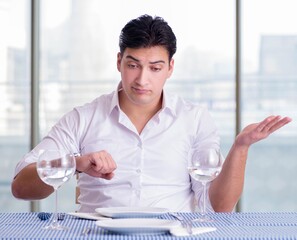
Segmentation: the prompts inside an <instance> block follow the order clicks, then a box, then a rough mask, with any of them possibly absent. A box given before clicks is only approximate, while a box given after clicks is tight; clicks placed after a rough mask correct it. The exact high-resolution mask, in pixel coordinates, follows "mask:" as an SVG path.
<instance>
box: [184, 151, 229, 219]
mask: <svg viewBox="0 0 297 240" xmlns="http://www.w3.org/2000/svg"><path fill="white" fill-rule="evenodd" d="M223 159H224V158H223V156H222V154H221V152H220V149H216V148H207V149H203V150H196V151H195V150H192V151H191V154H190V157H189V162H188V171H189V174H190V175H191V177H192V178H193V179H194V180H196V181H199V182H200V183H201V184H202V186H203V195H202V201H203V202H202V210H201V217H200V218H198V219H194V220H193V221H199V222H211V221H213V220H212V219H210V218H209V217H207V216H206V185H207V183H209V182H211V181H213V180H214V179H215V178H216V177H217V176H218V175H219V173H220V172H221V169H222V165H223V161H224V160H223Z"/></svg>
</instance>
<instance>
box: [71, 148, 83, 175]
mask: <svg viewBox="0 0 297 240" xmlns="http://www.w3.org/2000/svg"><path fill="white" fill-rule="evenodd" d="M73 156H74V157H75V158H77V157H80V156H81V155H80V153H73ZM75 173H82V171H79V170H77V168H76V169H75Z"/></svg>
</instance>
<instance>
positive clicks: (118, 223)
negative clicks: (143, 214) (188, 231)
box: [96, 218, 180, 234]
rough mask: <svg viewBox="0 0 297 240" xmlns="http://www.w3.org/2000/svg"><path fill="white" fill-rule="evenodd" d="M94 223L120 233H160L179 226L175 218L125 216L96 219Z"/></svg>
mask: <svg viewBox="0 0 297 240" xmlns="http://www.w3.org/2000/svg"><path fill="white" fill-rule="evenodd" d="M96 225H97V226H98V227H100V228H102V229H105V230H108V231H111V232H116V233H122V234H145V233H150V234H153V233H162V232H167V231H170V229H172V228H174V227H176V226H180V223H179V222H177V221H175V220H168V219H159V218H143V219H139V218H125V219H123V218H122V219H110V220H105V221H96Z"/></svg>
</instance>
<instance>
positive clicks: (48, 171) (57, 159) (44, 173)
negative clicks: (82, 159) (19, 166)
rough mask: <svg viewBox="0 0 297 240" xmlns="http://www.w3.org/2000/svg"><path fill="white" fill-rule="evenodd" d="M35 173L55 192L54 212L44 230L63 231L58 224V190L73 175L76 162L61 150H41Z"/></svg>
mask: <svg viewBox="0 0 297 240" xmlns="http://www.w3.org/2000/svg"><path fill="white" fill-rule="evenodd" d="M36 167H37V173H38V175H39V177H40V179H41V180H42V181H43V182H45V183H46V184H48V185H50V186H52V187H53V188H54V190H55V195H56V196H55V197H56V202H55V212H54V214H53V218H52V221H51V223H50V225H48V226H46V227H45V229H53V230H64V229H67V227H64V226H62V225H60V224H59V222H58V215H57V209H58V194H57V190H58V188H59V187H60V186H61V185H62V184H64V183H65V182H67V181H68V180H69V179H70V178H71V177H72V176H73V175H74V173H75V169H76V162H75V157H74V156H73V154H69V153H65V151H63V150H59V149H56V150H41V151H40V152H39V158H38V161H37V166H36Z"/></svg>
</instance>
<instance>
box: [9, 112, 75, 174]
mask: <svg viewBox="0 0 297 240" xmlns="http://www.w3.org/2000/svg"><path fill="white" fill-rule="evenodd" d="M78 123H79V114H78V112H77V111H76V110H75V109H74V110H72V111H71V112H69V113H67V114H65V115H64V116H63V117H62V118H61V119H60V120H59V121H58V122H57V123H56V124H55V125H54V126H53V127H52V129H51V130H50V131H49V133H48V135H47V136H45V137H44V138H43V139H42V140H41V142H40V143H39V144H38V145H37V146H36V147H34V149H32V150H31V151H30V152H29V153H27V154H26V155H24V157H23V158H22V159H21V160H20V161H19V162H18V164H17V165H16V168H15V173H14V176H16V175H17V174H18V173H19V172H20V171H21V170H22V169H23V168H24V167H26V166H28V165H29V164H31V163H34V162H37V159H38V155H39V152H40V150H42V149H64V150H65V151H67V152H69V153H76V152H79V138H80V137H79V128H78V126H79V124H78Z"/></svg>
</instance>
